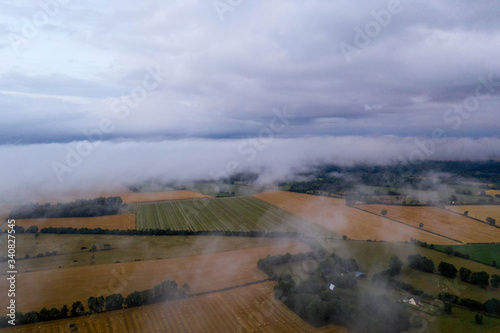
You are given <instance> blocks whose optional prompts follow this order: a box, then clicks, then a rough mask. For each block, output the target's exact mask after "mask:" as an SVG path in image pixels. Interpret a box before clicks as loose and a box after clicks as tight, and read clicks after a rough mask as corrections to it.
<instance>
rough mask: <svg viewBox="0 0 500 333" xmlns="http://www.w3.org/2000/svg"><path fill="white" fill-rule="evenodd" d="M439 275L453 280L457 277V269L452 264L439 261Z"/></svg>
mask: <svg viewBox="0 0 500 333" xmlns="http://www.w3.org/2000/svg"><path fill="white" fill-rule="evenodd" d="M438 271H439V274H441V275H442V276H444V277H448V278H451V279H454V278H455V277H456V276H457V273H458V271H457V269H456V268H455V266H454V265H453V264H449V263H447V262H444V261H441V262H440V263H439V266H438Z"/></svg>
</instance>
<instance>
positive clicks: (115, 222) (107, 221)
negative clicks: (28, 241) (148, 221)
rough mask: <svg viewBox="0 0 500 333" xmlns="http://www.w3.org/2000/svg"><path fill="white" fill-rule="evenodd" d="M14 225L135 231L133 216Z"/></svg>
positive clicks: (75, 218) (82, 218)
mask: <svg viewBox="0 0 500 333" xmlns="http://www.w3.org/2000/svg"><path fill="white" fill-rule="evenodd" d="M16 225H18V226H21V227H23V228H25V229H26V228H29V227H31V226H32V225H36V226H37V227H38V229H39V230H40V229H42V228H48V227H54V228H59V227H71V228H89V229H94V228H101V229H109V230H113V229H120V230H131V229H135V214H121V215H108V216H97V217H63V218H47V219H19V220H16ZM4 228H5V226H4Z"/></svg>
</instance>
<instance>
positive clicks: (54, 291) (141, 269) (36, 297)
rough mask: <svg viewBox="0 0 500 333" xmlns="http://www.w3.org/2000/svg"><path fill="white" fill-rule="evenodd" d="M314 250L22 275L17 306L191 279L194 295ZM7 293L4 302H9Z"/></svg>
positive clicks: (254, 277) (0, 285)
mask: <svg viewBox="0 0 500 333" xmlns="http://www.w3.org/2000/svg"><path fill="white" fill-rule="evenodd" d="M306 251H310V248H309V247H308V246H307V245H305V244H304V243H302V242H293V243H292V242H291V243H287V244H280V245H272V246H266V247H258V248H251V249H244V250H235V251H228V252H222V253H215V254H206V255H197V256H191V257H183V258H173V259H162V260H149V261H137V262H129V263H119V264H107V265H93V266H85V267H74V268H66V269H54V270H48V271H39V272H32V273H23V274H18V275H17V280H16V284H17V288H16V305H17V310H18V311H21V312H27V311H31V310H36V311H38V310H40V309H41V308H43V307H45V308H48V309H50V308H51V307H57V308H61V306H63V305H64V304H67V305H68V306H70V305H71V304H72V303H73V302H74V301H77V300H80V301H82V302H85V301H86V300H87V298H88V297H90V296H100V295H109V294H113V293H121V294H122V295H123V296H127V295H128V294H130V293H131V292H133V291H135V290H144V289H149V288H151V287H153V286H154V285H157V284H159V283H161V282H162V281H165V280H175V281H176V282H177V283H178V284H179V285H183V284H184V283H185V282H186V283H188V284H189V285H190V287H191V293H201V292H207V291H212V290H218V289H222V288H227V287H232V286H237V285H241V284H245V283H249V282H254V281H258V280H264V279H267V278H268V276H267V275H266V274H265V273H263V272H262V271H261V270H259V269H258V268H257V261H258V260H259V259H261V258H264V257H266V256H267V255H268V254H270V255H276V254H285V253H287V252H290V253H298V252H306ZM7 282H8V281H7V280H6V279H5V278H3V279H0V292H2V293H4V294H6V292H7ZM7 302H8V299H7V298H6V297H3V298H2V299H1V301H0V306H2V307H3V306H5V307H6V306H7Z"/></svg>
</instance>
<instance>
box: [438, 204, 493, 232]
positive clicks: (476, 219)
mask: <svg viewBox="0 0 500 333" xmlns="http://www.w3.org/2000/svg"><path fill="white" fill-rule="evenodd" d="M457 206H458V205H457ZM460 206H467V205H460ZM470 206H478V205H470ZM438 208H440V209H443V210H446V211H449V212H452V213H455V214H458V215H460V216H463V217H468V218H470V219H471V220H474V221H477V222H481V223H483V224H486V225H489V226H491V227H495V228H500V226H498V225H491V224H489V223H488V222H486V221H483V220H481V219H478V218H475V217H472V216H469V215H467V216H466V215H464V214H461V213H459V212H456V211H454V210H451V209H448V208H441V207H438Z"/></svg>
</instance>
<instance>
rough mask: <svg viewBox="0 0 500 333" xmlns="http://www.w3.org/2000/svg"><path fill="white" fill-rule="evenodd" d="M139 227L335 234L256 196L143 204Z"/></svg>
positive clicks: (138, 219) (138, 222)
mask: <svg viewBox="0 0 500 333" xmlns="http://www.w3.org/2000/svg"><path fill="white" fill-rule="evenodd" d="M131 210H132V211H136V212H137V229H139V230H144V229H170V230H192V231H201V230H204V231H214V230H224V231H276V232H300V233H307V234H314V235H322V236H327V235H332V232H330V231H326V230H325V229H323V228H321V227H319V226H317V225H315V224H312V223H310V222H308V221H306V220H304V219H302V218H301V217H298V216H296V215H294V214H292V213H290V212H288V211H286V210H284V209H281V208H278V207H276V206H274V205H271V204H269V203H267V202H264V201H262V200H260V199H257V198H254V197H232V198H217V199H195V200H182V201H170V202H161V203H151V204H140V205H135V206H132V207H131Z"/></svg>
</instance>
